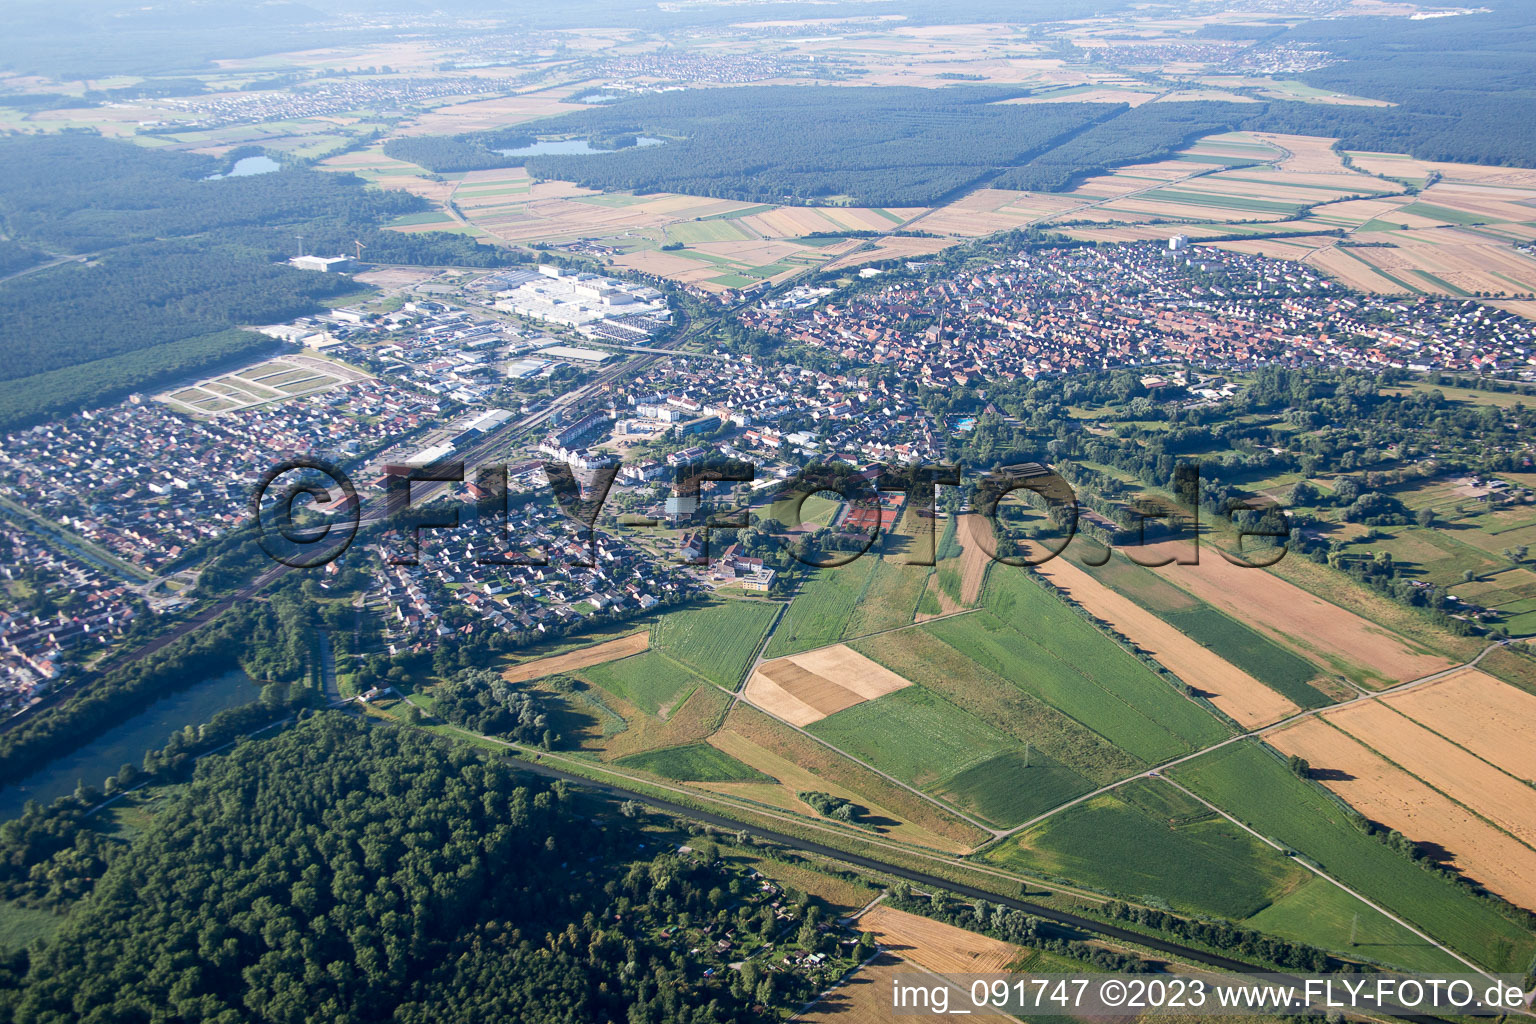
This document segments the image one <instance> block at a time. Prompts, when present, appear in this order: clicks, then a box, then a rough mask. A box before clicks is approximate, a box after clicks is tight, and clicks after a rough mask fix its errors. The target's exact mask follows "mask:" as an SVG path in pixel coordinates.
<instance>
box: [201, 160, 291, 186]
mask: <svg viewBox="0 0 1536 1024" xmlns="http://www.w3.org/2000/svg"><path fill="white" fill-rule="evenodd" d="M282 166H283V165H282V164H280V163H278V162H277V161H276V160H273V159H272V158H271V157H269V156H248V157H245V158H243V159H240V160H236V161H235V166H233V167H231V168H230V169H229V173H228V174H210V175H208V177H206V178H204V179H203V180H204V181H218V180H219V179H220V178H248V177H250V176H251V175H253V174H270V173H271V172H272V171H275V170H278V169H279V168H281V167H282Z"/></svg>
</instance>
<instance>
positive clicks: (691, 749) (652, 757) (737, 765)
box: [615, 743, 772, 782]
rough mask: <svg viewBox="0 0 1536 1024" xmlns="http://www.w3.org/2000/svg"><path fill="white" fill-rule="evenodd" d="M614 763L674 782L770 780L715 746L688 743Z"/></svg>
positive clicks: (647, 752) (631, 756) (630, 756)
mask: <svg viewBox="0 0 1536 1024" xmlns="http://www.w3.org/2000/svg"><path fill="white" fill-rule="evenodd" d="M615 764H618V765H620V766H621V767H624V768H639V769H640V770H641V771H647V772H650V773H651V774H653V775H660V776H661V777H662V778H664V779H672V780H674V781H676V782H771V781H772V780H771V779H770V778H769V777H768V776H766V775H764V774H763V773H762V772H760V771H758V770H756V769H755V768H751V767H749V766H747V765H745V764H742V763H741V762H740V761H738V760H736V759H735V758H734V757H732V756H731V755H729V754H727V753H726V752H725V751H723V750H721V749H719V748H718V747H712V746H710V745H709V744H707V743H690V744H688V745H686V746H681V747H665V748H663V749H661V750H650V751H646V752H645V753H643V754H631V755H629V756H628V757H621V758H619V760H618V761H616V762H615Z"/></svg>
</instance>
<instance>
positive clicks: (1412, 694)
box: [1381, 669, 1536, 783]
mask: <svg viewBox="0 0 1536 1024" xmlns="http://www.w3.org/2000/svg"><path fill="white" fill-rule="evenodd" d="M1381 701H1382V703H1384V704H1386V705H1388V706H1390V707H1392V708H1394V709H1395V710H1397V711H1400V712H1402V713H1403V714H1405V715H1407V716H1409V717H1410V718H1412V719H1414V720H1415V721H1417V722H1420V723H1422V724H1424V725H1426V726H1428V727H1429V728H1431V729H1433V730H1434V731H1435V732H1437V733H1439V734H1440V735H1441V736H1444V737H1445V738H1446V739H1448V740H1450V741H1451V742H1452V743H1455V744H1457V745H1459V746H1461V747H1464V748H1466V749H1467V750H1469V751H1471V752H1472V753H1473V754H1475V755H1477V756H1478V757H1480V758H1482V759H1483V760H1484V761H1487V762H1488V763H1489V764H1492V765H1495V766H1497V767H1499V768H1501V769H1503V770H1504V771H1506V772H1508V773H1509V774H1510V775H1513V776H1514V777H1515V778H1517V779H1524V780H1526V781H1527V782H1531V783H1536V744H1533V743H1532V742H1531V737H1532V736H1536V695H1533V694H1530V693H1527V692H1526V691H1524V690H1521V689H1518V688H1516V687H1514V686H1511V685H1509V684H1507V683H1503V682H1500V681H1499V680H1497V679H1495V678H1494V677H1493V676H1490V675H1488V674H1487V673H1485V672H1479V671H1478V670H1477V669H1464V670H1462V671H1460V672H1457V673H1454V674H1452V675H1449V676H1446V677H1445V678H1444V679H1441V680H1437V681H1436V682H1433V683H1429V684H1427V685H1425V686H1417V687H1414V688H1413V689H1411V690H1405V691H1403V692H1402V693H1395V694H1392V695H1391V696H1389V697H1383V698H1381Z"/></svg>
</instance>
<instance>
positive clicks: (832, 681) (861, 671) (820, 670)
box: [742, 644, 912, 728]
mask: <svg viewBox="0 0 1536 1024" xmlns="http://www.w3.org/2000/svg"><path fill="white" fill-rule="evenodd" d="M911 685H912V683H911V681H910V680H908V679H903V678H902V677H901V676H899V675H897V674H896V673H894V672H892V671H891V670H890V669H888V668H886V667H885V666H883V665H881V664H879V663H877V662H874V661H871V660H870V659H868V658H866V657H864V655H862V654H860V653H859V652H857V651H855V650H853V649H852V648H850V647H845V646H843V645H842V644H838V645H837V646H836V647H824V648H822V649H820V650H817V651H810V652H808V653H806V654H795V655H791V656H790V657H787V658H777V659H775V660H773V661H766V662H764V663H763V664H761V665H759V666H758V667H757V671H755V672H753V673H752V678H751V679H749V680H747V688H746V689H745V690H744V691H743V692H742V696H744V697H745V698H746V699H747V700H748V701H750V702H751V703H752V704H755V705H756V706H757V707H759V708H761V709H763V710H764V711H766V712H768V713H769V714H771V715H774V716H776V717H778V718H782V719H783V720H784V721H786V722H789V723H790V724H791V725H798V726H800V727H802V728H804V727H805V726H807V725H810V724H811V723H812V722H819V721H821V720H822V719H823V718H826V717H827V716H828V715H830V714H834V713H836V712H838V711H841V710H843V709H844V708H851V707H853V706H854V705H855V704H862V703H864V702H865V701H867V700H874V699H875V698H876V697H883V696H885V695H886V694H887V693H894V692H895V691H897V690H900V689H904V688H905V687H908V686H911Z"/></svg>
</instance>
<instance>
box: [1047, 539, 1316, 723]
mask: <svg viewBox="0 0 1536 1024" xmlns="http://www.w3.org/2000/svg"><path fill="white" fill-rule="evenodd" d="M1037 571H1038V572H1039V573H1040V574H1041V575H1042V576H1044V577H1045V578H1046V579H1048V580H1050V581H1051V582H1052V583H1054V584H1055V585H1056V586H1058V587H1060V588H1061V589H1062V590H1064V591H1066V592H1067V593H1068V594H1069V595H1071V597H1072V599H1073V600H1074V601H1076V602H1077V603H1078V604H1080V605H1082V606H1083V607H1084V608H1086V609H1087V610H1088V611H1089V612H1090V613H1091V614H1093V615H1095V616H1097V617H1098V618H1100V619H1103V620H1104V621H1105V622H1107V623H1109V624H1110V625H1111V626H1113V627H1114V628H1115V629H1116V630H1117V631H1118V632H1120V633H1121V634H1123V635H1124V636H1125V637H1126V639H1128V640H1130V641H1131V643H1133V644H1135V645H1136V646H1137V647H1140V648H1141V649H1142V650H1144V651H1146V652H1147V653H1148V654H1150V655H1151V656H1152V657H1153V658H1154V659H1156V660H1157V662H1158V664H1160V665H1162V666H1163V667H1164V668H1166V669H1167V670H1168V671H1170V672H1172V673H1173V674H1174V675H1176V676H1178V677H1179V678H1180V679H1182V680H1183V681H1184V682H1186V683H1188V684H1189V685H1190V686H1193V687H1194V688H1195V689H1197V690H1199V691H1200V692H1201V693H1202V694H1203V695H1204V696H1205V698H1206V699H1207V700H1209V701H1210V702H1211V703H1212V704H1215V705H1216V706H1217V707H1218V708H1220V709H1221V710H1222V712H1223V713H1224V714H1226V715H1227V717H1229V718H1231V719H1232V720H1233V721H1234V722H1237V723H1238V724H1239V725H1241V726H1243V728H1245V729H1254V728H1257V727H1259V726H1261V725H1270V724H1272V723H1274V722H1278V721H1280V720H1281V719H1283V718H1288V717H1290V716H1291V715H1294V714H1295V713H1296V712H1298V711H1300V710H1301V708H1300V707H1299V706H1298V705H1297V704H1295V703H1293V702H1292V701H1291V700H1289V699H1288V698H1286V697H1284V696H1282V695H1281V694H1279V693H1276V692H1275V691H1274V690H1271V689H1270V688H1269V687H1268V686H1265V685H1264V684H1263V683H1261V682H1259V681H1258V680H1257V679H1255V678H1254V677H1253V676H1251V675H1249V674H1248V673H1247V672H1244V671H1242V670H1241V669H1239V668H1238V667H1237V666H1236V665H1233V664H1232V663H1231V662H1229V661H1227V660H1226V659H1225V658H1223V657H1221V656H1220V655H1218V654H1217V653H1216V652H1215V651H1212V650H1211V649H1210V648H1208V647H1203V646H1201V645H1200V644H1199V643H1197V642H1196V641H1194V640H1192V639H1190V638H1189V637H1188V636H1186V635H1184V634H1183V633H1181V632H1179V631H1178V630H1177V629H1175V628H1174V627H1173V626H1172V625H1170V624H1169V623H1167V622H1165V621H1163V620H1162V619H1160V618H1158V617H1157V616H1156V615H1154V614H1152V613H1151V612H1149V611H1147V610H1146V609H1145V608H1143V607H1141V606H1140V605H1139V604H1137V603H1136V602H1134V601H1132V600H1130V599H1129V598H1127V597H1124V596H1122V595H1121V594H1119V593H1117V592H1115V591H1113V590H1111V589H1110V588H1109V587H1107V586H1105V585H1104V584H1103V583H1100V582H1099V581H1098V580H1096V579H1094V578H1093V577H1092V576H1090V575H1089V574H1088V573H1087V572H1086V571H1085V570H1083V569H1081V568H1079V567H1078V566H1076V565H1074V564H1073V563H1072V562H1071V561H1069V560H1068V559H1066V558H1053V559H1051V560H1050V561H1049V562H1046V563H1044V564H1043V565H1041V566H1039V567H1038V570H1037Z"/></svg>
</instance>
